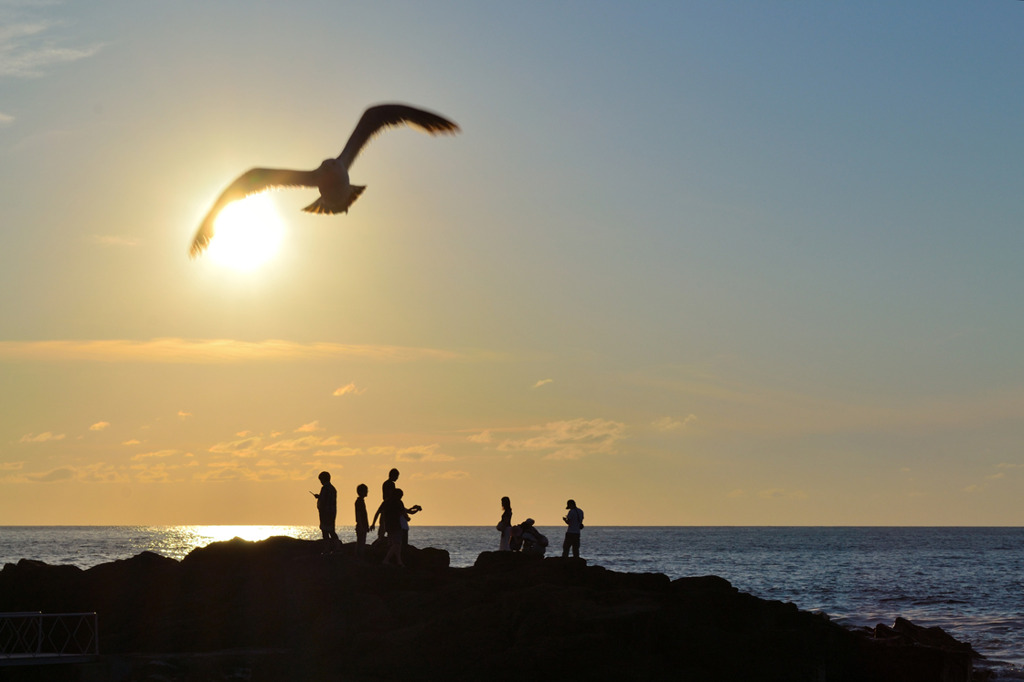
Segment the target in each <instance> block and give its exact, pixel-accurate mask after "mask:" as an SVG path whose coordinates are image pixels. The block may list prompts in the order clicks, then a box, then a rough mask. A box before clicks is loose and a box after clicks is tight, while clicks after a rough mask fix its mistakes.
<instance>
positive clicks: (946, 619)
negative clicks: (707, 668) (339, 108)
mask: <svg viewBox="0 0 1024 682" xmlns="http://www.w3.org/2000/svg"><path fill="white" fill-rule="evenodd" d="M540 530H541V532H543V533H544V534H545V535H547V537H548V538H549V540H550V541H551V546H550V547H549V551H548V554H549V555H553V554H558V553H560V552H561V541H562V537H563V534H564V527H561V528H545V527H541V528H540ZM338 531H339V535H340V536H341V539H342V541H344V542H349V541H351V540H353V539H354V532H353V530H352V529H351V528H345V527H340V528H339V529H338ZM275 535H286V536H291V537H296V538H303V539H316V538H319V537H320V531H319V530H318V529H317V528H315V527H313V526H163V527H155V526H154V527H150V526H146V527H143V526H103V527H100V526H6V527H0V563H15V562H17V561H18V560H20V559H23V558H27V559H36V560H39V561H45V562H46V563H49V564H72V565H75V566H79V567H81V568H89V567H91V566H95V565H97V564H101V563H105V562H109V561H115V560H118V559H127V558H130V557H132V556H135V555H136V554H139V553H140V552H143V551H151V552H156V553H158V554H162V555H163V556H167V557H170V558H173V559H181V558H182V557H184V556H185V555H186V554H188V553H189V552H190V551H191V550H192V549H194V548H196V547H202V546H205V545H207V544H209V543H211V542H216V541H220V540H230V539H231V538H234V537H241V538H243V539H247V540H260V539H263V538H266V537H271V536H275ZM410 543H411V544H413V545H415V546H417V547H437V548H440V549H446V550H448V552H449V554H450V555H451V565H452V566H456V567H461V566H471V565H472V564H473V562H474V561H475V560H476V557H477V556H478V555H479V554H480V552H484V551H489V550H496V549H497V548H498V533H497V531H495V530H494V529H493V528H492V527H480V526H455V527H453V526H415V525H414V526H413V527H412V528H411V531H410ZM581 544H582V547H581V550H582V551H581V553H582V556H583V557H584V558H586V559H587V561H588V562H589V563H590V564H591V565H598V566H603V567H605V568H608V569H610V570H614V571H623V572H632V573H642V572H651V573H664V574H665V575H667V576H669V577H670V578H680V577H686V576H699V575H718V576H721V577H723V578H725V579H727V580H729V581H730V582H731V583H732V584H733V585H734V586H735V587H737V588H738V589H739V590H741V591H743V592H748V593H750V594H753V595H755V596H758V597H762V598H765V599H777V600H780V601H788V602H793V603H794V604H796V605H797V606H798V607H800V608H801V609H804V610H807V611H820V612H824V613H827V614H828V615H829V616H830V617H831V618H832V619H833V620H834V621H836V622H839V623H842V624H844V625H849V626H861V625H866V626H873V625H875V624H877V623H885V624H887V625H891V624H892V622H893V621H894V620H895V619H896V617H897V616H902V617H904V618H908V619H910V620H912V621H913V622H914V623H917V624H918V625H924V626H933V625H938V626H940V627H942V628H943V629H945V630H946V631H947V632H949V633H950V634H952V635H953V636H955V637H957V638H958V639H961V640H964V641H967V642H970V643H971V644H972V645H973V646H974V648H975V650H976V651H978V652H979V653H981V654H982V655H983V656H985V660H984V661H982V662H980V663H979V666H980V667H984V668H987V669H989V670H992V671H993V672H994V673H995V674H996V676H997V679H1000V680H1002V679H1021V680H1024V528H876V527H859V528H836V527H821V528H811V527H784V528H774V527H647V526H645V527H620V526H614V527H591V526H587V527H586V528H585V529H584V531H583V536H582V543H581Z"/></svg>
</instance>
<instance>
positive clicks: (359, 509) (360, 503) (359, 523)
mask: <svg viewBox="0 0 1024 682" xmlns="http://www.w3.org/2000/svg"><path fill="white" fill-rule="evenodd" d="M369 494H370V489H369V488H367V487H366V484H365V483H360V484H359V485H357V486H356V495H357V497H356V556H357V557H361V556H363V551H364V550H365V549H366V534H367V532H369V530H370V519H369V518H368V517H367V515H366V496H367V495H369Z"/></svg>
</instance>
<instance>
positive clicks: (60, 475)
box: [25, 467, 75, 483]
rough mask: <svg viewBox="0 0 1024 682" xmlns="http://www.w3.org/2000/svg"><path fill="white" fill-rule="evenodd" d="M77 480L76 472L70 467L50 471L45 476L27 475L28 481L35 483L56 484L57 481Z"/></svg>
mask: <svg viewBox="0 0 1024 682" xmlns="http://www.w3.org/2000/svg"><path fill="white" fill-rule="evenodd" d="M72 478H75V471H74V469H71V468H70V467H61V468H59V469H54V470H52V471H48V472H46V473H44V474H27V475H26V476H25V479H26V480H29V481H32V482H34V483H55V482H57V481H68V480H71V479H72Z"/></svg>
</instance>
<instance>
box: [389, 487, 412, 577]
mask: <svg viewBox="0 0 1024 682" xmlns="http://www.w3.org/2000/svg"><path fill="white" fill-rule="evenodd" d="M402 496H403V493H402V489H401V488H396V489H395V492H393V493H392V494H391V497H389V498H388V499H387V500H385V501H384V503H383V504H381V507H383V509H384V512H383V514H382V516H381V519H382V522H383V523H384V525H385V526H386V527H387V529H388V553H387V554H386V555H384V563H385V564H390V563H397V564H398V565H399V566H405V564H404V563H403V562H402V547H403V546H404V545H405V543H406V542H407V540H408V537H409V536H408V532H409V530H408V529H409V525H408V519H409V515H410V514H415V513H417V512H418V511H420V510H421V507H420V506H419V505H418V504H414V505H413V506H412V507H410V508H409V509H406V508H405V504H404V503H403V502H402ZM403 519H404V520H405V521H406V523H405V524H403V523H402V521H403ZM403 525H405V528H403V527H402V526H403ZM392 559H395V561H394V562H393V561H392Z"/></svg>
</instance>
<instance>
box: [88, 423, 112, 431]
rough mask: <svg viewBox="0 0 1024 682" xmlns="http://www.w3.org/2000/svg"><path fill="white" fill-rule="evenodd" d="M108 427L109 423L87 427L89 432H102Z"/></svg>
mask: <svg viewBox="0 0 1024 682" xmlns="http://www.w3.org/2000/svg"><path fill="white" fill-rule="evenodd" d="M109 426H110V422H96V423H95V424H93V425H92V426H90V427H89V430H90V431H102V430H104V429H106V428H107V427H109Z"/></svg>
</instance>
